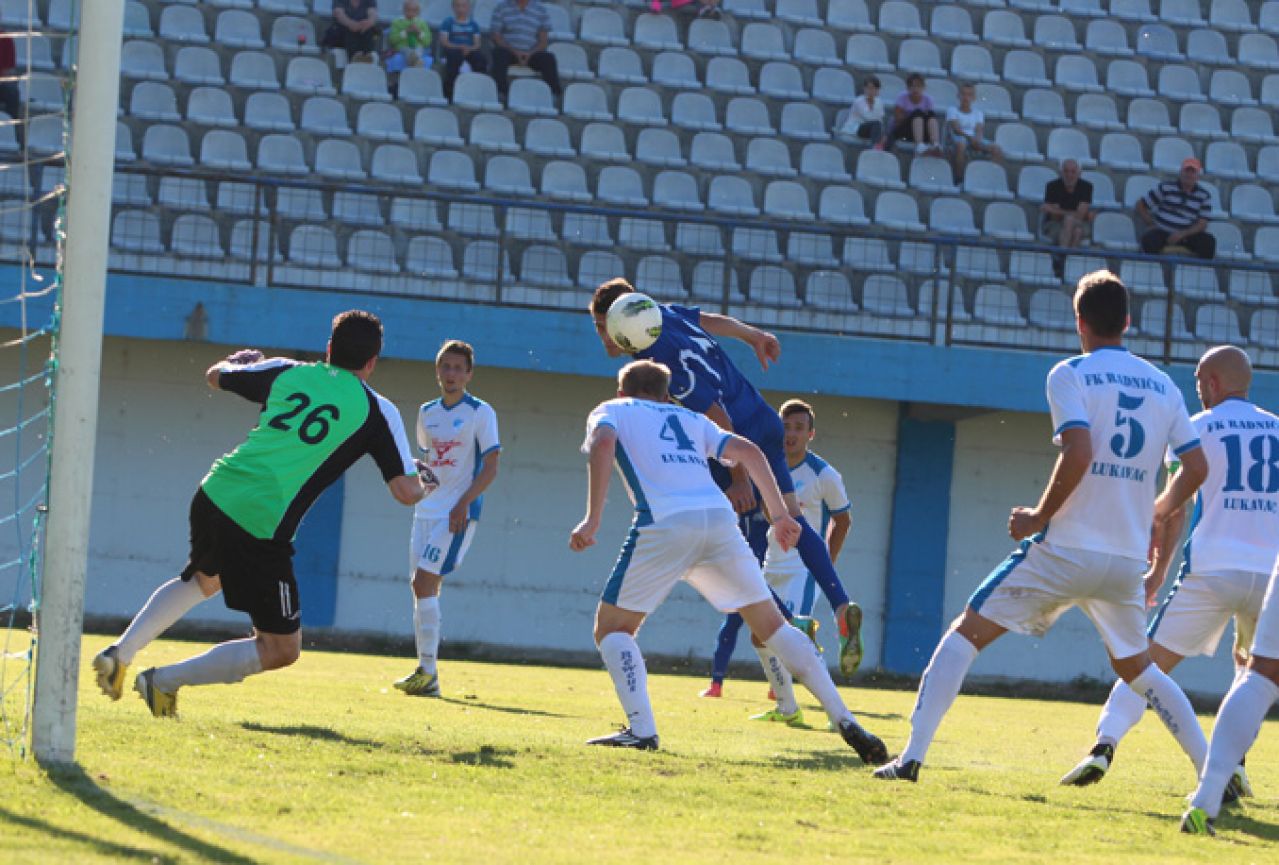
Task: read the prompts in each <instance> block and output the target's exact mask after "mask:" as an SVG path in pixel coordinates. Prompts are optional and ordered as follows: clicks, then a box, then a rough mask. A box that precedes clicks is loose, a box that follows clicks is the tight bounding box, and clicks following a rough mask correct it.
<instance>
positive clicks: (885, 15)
mask: <svg viewBox="0 0 1279 865" xmlns="http://www.w3.org/2000/svg"><path fill="white" fill-rule="evenodd" d="M879 29H880V30H881V31H883V32H884V33H891V34H893V35H894V36H919V37H923V36H927V35H928V34H927V33H926V32H925V31H924V28H923V26H922V25H921V24H920V20H919V7H917V6H915V5H914V4H913V3H906V2H903V0H884V2H883V3H880V4H879Z"/></svg>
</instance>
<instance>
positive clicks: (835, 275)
mask: <svg viewBox="0 0 1279 865" xmlns="http://www.w3.org/2000/svg"><path fill="white" fill-rule="evenodd" d="M804 302H805V304H806V305H808V306H812V307H815V308H817V309H823V310H829V311H831V312H846V313H851V312H857V309H858V306H857V301H855V300H853V290H852V286H850V285H849V284H848V277H846V276H844V274H842V273H840V272H839V271H837V270H815V271H812V272H811V273H809V274H808V279H807V280H805V282H804Z"/></svg>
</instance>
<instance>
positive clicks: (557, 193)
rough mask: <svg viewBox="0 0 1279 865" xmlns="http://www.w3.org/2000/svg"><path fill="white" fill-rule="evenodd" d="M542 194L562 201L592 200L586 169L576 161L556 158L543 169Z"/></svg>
mask: <svg viewBox="0 0 1279 865" xmlns="http://www.w3.org/2000/svg"><path fill="white" fill-rule="evenodd" d="M542 194H543V195H545V196H546V197H547V198H554V199H559V200H560V201H582V202H589V201H590V200H591V191H590V190H589V189H588V188H587V186H586V170H585V169H584V168H582V166H581V165H579V164H578V163H576V162H566V161H564V160H556V161H555V162H548V163H546V166H545V167H544V168H543V169H542Z"/></svg>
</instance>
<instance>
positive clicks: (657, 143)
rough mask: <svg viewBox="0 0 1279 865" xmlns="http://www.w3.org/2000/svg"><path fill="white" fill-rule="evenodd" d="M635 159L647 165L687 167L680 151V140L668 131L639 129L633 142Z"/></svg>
mask: <svg viewBox="0 0 1279 865" xmlns="http://www.w3.org/2000/svg"><path fill="white" fill-rule="evenodd" d="M635 158H636V159H637V160H639V161H640V162H643V163H646V164H648V165H659V166H662V167H664V168H683V167H685V166H686V165H688V160H687V159H685V158H684V155H683V153H682V152H681V151H680V139H679V136H678V135H676V134H675V133H674V132H672V131H671V130H669V129H657V128H648V129H641V130H640V133H639V137H638V138H637V139H636V142H635Z"/></svg>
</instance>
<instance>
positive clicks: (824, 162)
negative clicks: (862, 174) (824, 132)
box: [799, 142, 853, 183]
mask: <svg viewBox="0 0 1279 865" xmlns="http://www.w3.org/2000/svg"><path fill="white" fill-rule="evenodd" d="M799 173H800V174H801V175H803V176H804V177H811V178H813V179H815V180H821V181H824V182H828V183H849V182H851V181H852V179H853V176H852V175H851V174H849V173H848V169H847V168H846V167H845V165H844V151H843V150H842V149H841V148H839V147H836V146H835V145H833V144H824V143H821V142H814V143H812V144H805V145H804V150H803V151H802V152H801V154H800V158H799Z"/></svg>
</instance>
